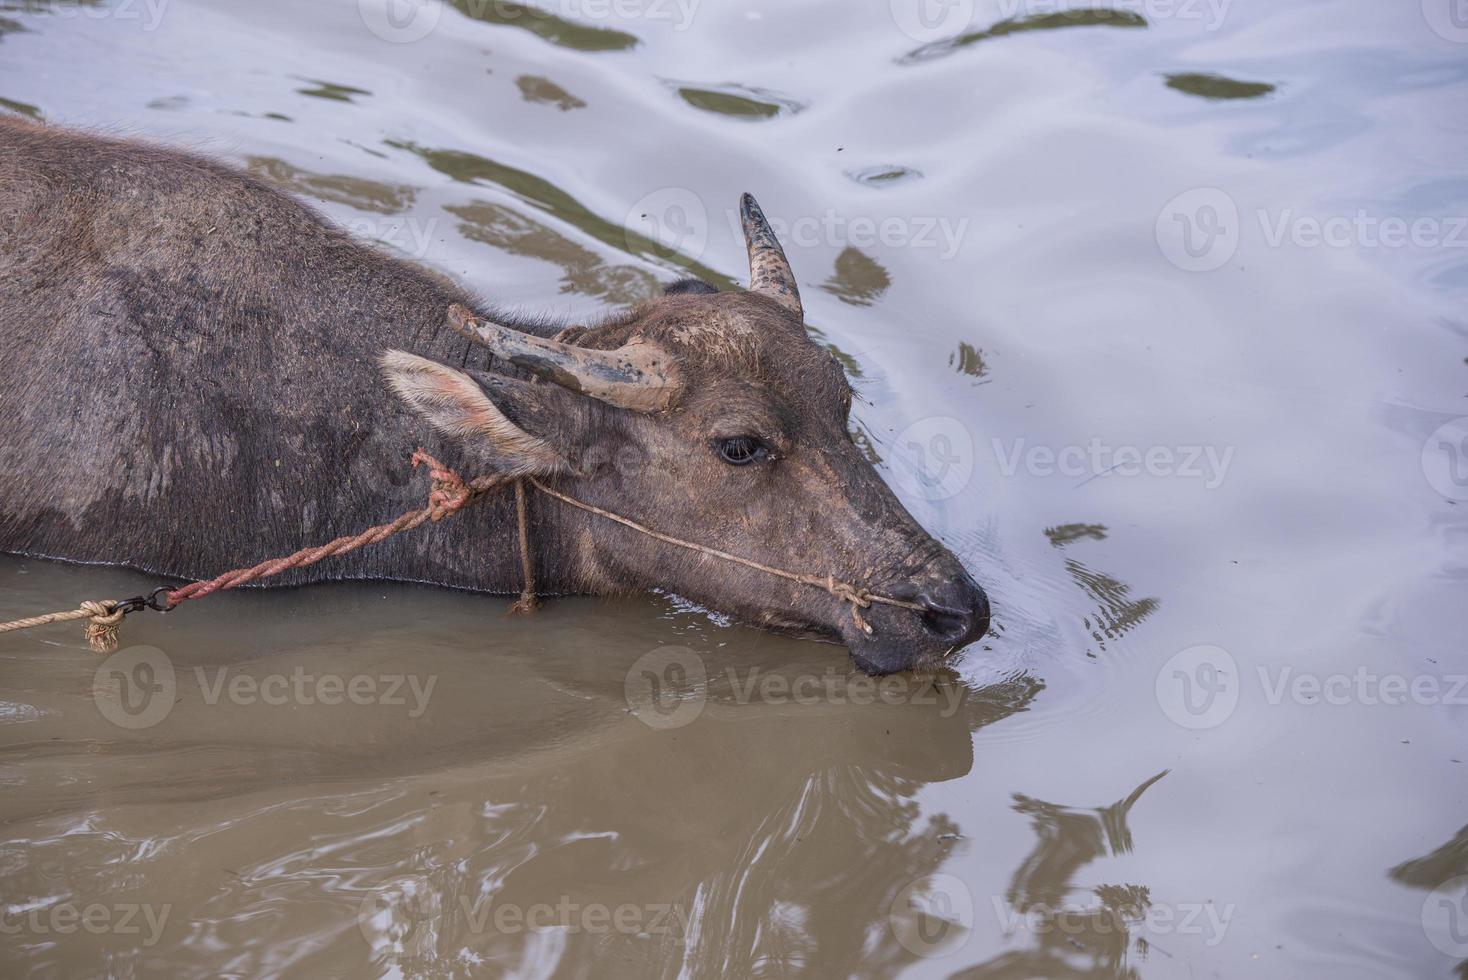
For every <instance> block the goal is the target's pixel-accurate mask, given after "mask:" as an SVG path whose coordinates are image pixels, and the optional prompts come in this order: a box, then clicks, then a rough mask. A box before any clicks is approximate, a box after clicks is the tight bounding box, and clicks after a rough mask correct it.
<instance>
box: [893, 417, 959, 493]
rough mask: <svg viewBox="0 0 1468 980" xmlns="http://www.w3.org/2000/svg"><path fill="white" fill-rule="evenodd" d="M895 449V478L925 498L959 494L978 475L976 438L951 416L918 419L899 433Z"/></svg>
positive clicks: (906, 489)
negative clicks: (975, 470)
mask: <svg viewBox="0 0 1468 980" xmlns="http://www.w3.org/2000/svg"><path fill="white" fill-rule="evenodd" d="M892 451H893V456H894V457H895V458H894V459H893V467H892V470H893V474H892V475H893V479H894V480H895V481H896V482H897V483H898V484H899V486H900V489H902V490H905V491H907V492H908V493H911V494H912V495H914V496H918V497H922V498H923V499H924V500H947V499H948V498H949V497H953V496H957V495H958V494H960V493H962V492H963V491H964V490H965V489H966V488H967V487H968V485H969V483H970V482H971V481H972V480H973V478H974V438H973V436H972V435H971V434H970V433H969V430H968V426H966V425H964V424H963V422H961V421H960V420H958V419H955V418H951V417H949V416H941V415H940V416H931V417H929V418H925V419H918V420H917V421H916V422H914V423H912V425H909V426H908V427H907V428H905V429H903V430H902V431H901V432H900V433H898V435H897V440H896V442H894V443H893V444H892Z"/></svg>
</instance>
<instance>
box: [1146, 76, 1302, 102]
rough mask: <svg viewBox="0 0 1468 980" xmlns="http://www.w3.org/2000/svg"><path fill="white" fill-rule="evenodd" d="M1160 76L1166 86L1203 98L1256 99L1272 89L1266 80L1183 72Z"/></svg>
mask: <svg viewBox="0 0 1468 980" xmlns="http://www.w3.org/2000/svg"><path fill="white" fill-rule="evenodd" d="M1162 77H1163V78H1165V79H1167V87H1168V88H1170V89H1176V90H1177V91H1179V92H1183V93H1186V94H1187V95H1196V96H1198V97H1200V98H1204V99H1214V100H1224V99H1258V98H1262V97H1264V96H1266V95H1268V94H1269V93H1270V92H1273V91H1274V86H1273V85H1271V84H1269V83H1268V82H1240V81H1237V80H1235V79H1232V78H1225V77H1224V76H1222V75H1214V74H1201V73H1193V72H1184V73H1180V74H1175V75H1164V76H1162Z"/></svg>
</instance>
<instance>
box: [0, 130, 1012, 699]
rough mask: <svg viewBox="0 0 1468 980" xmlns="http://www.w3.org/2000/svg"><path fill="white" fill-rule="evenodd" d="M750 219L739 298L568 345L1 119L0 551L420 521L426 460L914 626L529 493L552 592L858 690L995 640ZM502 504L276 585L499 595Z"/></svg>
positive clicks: (616, 320)
mask: <svg viewBox="0 0 1468 980" xmlns="http://www.w3.org/2000/svg"><path fill="white" fill-rule="evenodd" d="M743 216H744V223H745V233H746V237H747V240H748V248H749V258H750V271H751V276H750V288H749V289H748V290H745V291H735V292H718V291H716V290H714V289H712V288H711V287H709V286H707V285H705V284H703V283H698V282H684V283H680V284H676V285H675V286H674V287H673V288H670V289H669V290H668V291H667V294H666V295H664V296H661V297H659V298H657V299H654V300H652V301H650V302H648V303H645V304H644V305H642V306H639V307H638V308H636V309H633V310H629V311H626V312H618V313H612V314H609V315H607V316H606V317H605V319H602V320H601V321H599V322H596V323H592V324H590V325H586V326H572V327H568V326H567V325H566V324H562V323H554V322H550V321H547V320H543V319H527V318H525V317H523V316H512V315H509V314H506V313H504V312H497V311H494V310H492V309H489V308H487V307H486V306H485V304H483V303H481V302H479V301H478V300H477V299H476V298H475V297H473V296H471V295H469V294H468V293H466V292H465V291H464V290H463V289H462V288H460V287H459V286H457V285H455V284H453V283H451V282H449V281H447V280H446V279H444V278H442V277H440V276H438V275H436V274H434V273H432V272H429V271H425V270H424V269H421V268H417V267H415V266H414V265H412V264H409V263H407V262H405V261H401V260H398V259H396V258H393V257H391V256H388V255H386V254H383V253H382V252H381V251H379V250H377V249H376V248H374V247H371V246H368V245H365V244H362V243H359V242H357V241H354V240H353V239H352V238H351V237H350V236H348V235H347V234H345V233H344V232H343V231H342V230H340V229H337V228H334V227H332V226H331V225H330V224H328V223H327V222H326V221H325V220H324V219H323V218H322V217H321V216H320V215H319V214H317V213H316V212H315V211H313V210H312V209H311V208H310V207H308V206H306V205H305V204H303V203H301V202H300V201H297V200H295V199H293V198H290V197H288V196H286V195H284V194H282V193H281V192H279V191H277V190H275V189H273V188H271V187H269V186H267V185H266V184H264V183H262V182H261V181H260V180H258V179H256V178H254V177H252V176H250V175H247V174H245V173H242V172H240V171H238V170H235V169H233V168H231V167H228V166H225V165H222V164H220V163H216V162H213V161H210V160H208V159H204V158H202V157H199V156H194V155H190V154H186V153H182V152H177V151H175V150H172V149H168V148H163V147H158V146H153V145H149V144H147V143H145V142H141V141H137V140H131V139H111V138H101V137H98V136H95V135H91V134H86V133H81V132H76V131H70V130H66V129H62V128H57V127H53V126H47V125H42V124H36V123H30V122H27V121H20V120H5V121H0V341H3V343H4V356H3V358H0V418H3V424H4V430H3V435H0V551H5V552H11V553H17V554H26V555H33V556H44V557H51V558H61V559H67V560H71V561H78V562H100V563H109V564H120V565H125V566H128V567H132V568H136V569H141V570H144V571H148V572H154V573H158V574H161V575H167V576H176V577H180V578H199V577H207V576H210V575H214V574H217V573H219V572H220V571H223V570H225V569H228V568H233V567H236V566H240V565H244V564H250V563H253V562H255V561H259V560H261V559H263V558H269V557H274V556H277V555H282V554H288V553H290V552H292V551H294V550H296V549H297V548H299V547H302V546H303V545H306V544H316V543H320V542H323V541H325V540H328V539H330V538H332V537H334V536H337V535H339V534H347V533H353V532H355V531H358V530H361V529H362V528H365V527H367V526H369V525H372V524H376V523H380V522H382V521H383V520H385V519H387V518H390V517H391V516H394V515H396V514H397V513H400V512H401V511H403V510H406V509H409V508H411V507H414V506H419V505H421V500H422V494H423V481H422V477H421V476H418V477H415V476H413V475H412V474H411V472H410V471H409V469H408V466H407V459H408V456H409V454H410V453H411V452H412V450H413V448H414V447H415V446H416V445H418V444H420V443H422V444H424V445H425V446H427V447H428V448H430V450H431V451H433V452H435V453H436V454H439V455H440V458H442V459H444V460H445V461H446V462H447V463H448V464H449V465H451V466H455V467H457V468H459V469H460V470H461V471H464V472H467V473H489V472H501V473H512V474H519V475H527V474H528V475H534V476H537V477H538V478H540V479H543V480H546V481H549V482H551V483H553V484H554V485H555V486H556V487H558V488H559V489H560V490H561V491H562V492H564V493H566V494H569V495H570V496H572V497H575V498H577V499H579V500H582V501H585V502H588V503H590V504H593V505H595V506H598V507H602V508H605V509H607V510H610V511H614V512H617V513H620V514H625V515H627V516H628V517H630V518H632V519H634V520H637V521H640V522H642V523H643V524H646V525H649V526H651V527H653V528H655V529H657V530H659V531H661V532H664V533H666V534H670V535H675V536H677V537H680V538H684V539H690V540H693V541H697V542H702V543H705V544H707V545H710V546H713V547H717V548H720V549H723V550H725V551H728V552H731V553H733V554H736V555H740V556H744V557H747V558H750V559H753V560H756V561H759V562H763V563H765V564H769V565H773V566H777V567H781V568H786V569H793V570H796V571H800V572H809V573H817V574H820V575H833V576H835V577H836V578H838V579H842V580H846V581H849V582H853V583H856V584H858V585H861V586H865V587H867V588H870V589H872V590H874V591H878V592H882V593H885V594H887V595H889V596H893V597H897V598H906V599H908V600H909V601H912V602H916V603H919V604H921V605H922V606H923V607H924V608H925V609H926V612H923V613H917V612H914V611H912V610H910V609H906V608H895V607H891V606H882V605H877V606H874V607H873V608H871V609H869V610H866V613H865V615H866V619H867V621H868V623H869V627H870V633H868V632H867V631H866V630H864V629H862V628H860V625H859V624H858V623H857V621H856V620H855V619H854V617H853V616H852V615H851V607H850V606H849V605H847V604H846V603H844V602H842V601H840V600H839V599H838V598H837V597H836V596H833V595H831V594H829V593H827V592H826V591H823V590H821V589H817V588H811V587H809V586H807V585H802V584H799V583H794V582H789V581H785V580H782V579H780V578H776V577H773V576H770V575H767V574H764V573H761V572H759V571H756V570H752V569H748V568H744V567H741V566H738V565H733V564H730V563H728V562H726V561H722V560H719V559H716V558H712V557H709V556H706V555H702V554H698V553H694V552H690V551H686V550H683V549H678V548H673V547H670V546H668V545H666V544H664V543H661V542H659V541H657V540H654V539H653V538H650V537H647V536H645V535H642V534H639V533H638V532H636V531H633V530H630V529H627V528H625V527H621V526H619V525H616V524H612V523H609V522H606V521H604V520H602V519H600V518H597V517H595V516H592V515H589V514H587V513H584V512H581V511H579V510H576V509H573V508H571V507H568V506H566V505H565V504H563V503H560V502H558V501H556V500H554V499H551V498H548V497H546V496H543V495H541V494H539V493H532V494H531V495H530V496H531V500H530V520H531V523H532V525H533V527H534V535H533V540H534V543H535V551H534V554H533V556H532V557H533V561H534V564H535V568H536V573H537V578H538V582H539V585H540V588H541V590H542V591H543V592H546V593H552V594H568V593H591V594H617V593H624V594H625V593H632V592H638V591H642V590H647V589H652V588H665V589H668V590H671V591H674V592H677V593H679V594H681V595H684V596H687V597H689V598H691V599H693V600H695V601H697V602H699V603H702V604H704V605H706V606H708V607H710V608H712V609H715V610H719V611H722V612H725V613H728V614H730V615H732V616H734V617H736V618H738V619H740V620H743V621H746V622H749V623H754V624H759V625H762V626H766V627H770V628H774V629H780V630H784V631H788V632H794V633H797V634H801V635H809V636H814V637H819V638H823V639H827V640H834V641H838V642H841V643H844V644H845V645H846V646H847V648H848V649H849V650H850V651H851V654H852V656H853V657H854V658H855V661H856V663H857V665H858V666H859V667H861V668H862V669H864V670H866V671H869V672H873V673H885V672H890V671H896V670H902V669H906V668H908V667H911V666H914V665H916V664H919V663H923V662H929V661H932V660H935V659H936V658H938V657H941V656H944V655H946V654H948V653H949V652H951V651H953V650H955V649H957V648H959V647H961V646H963V645H964V644H967V643H969V642H972V641H973V640H975V639H977V638H978V637H980V636H982V635H983V634H984V632H985V631H986V629H987V628H988V622H989V610H988V602H987V600H986V598H985V596H984V593H983V591H982V590H981V589H980V588H979V587H978V585H976V584H975V582H974V581H973V579H972V578H971V577H970V576H969V574H968V573H967V572H966V571H965V570H964V568H963V566H962V565H961V564H960V563H959V561H958V560H957V559H956V558H955V557H954V556H953V555H952V554H951V553H950V552H949V551H947V550H946V549H945V548H943V547H942V546H941V545H940V544H939V543H938V542H937V541H935V540H934V539H933V538H932V537H931V536H929V535H928V534H927V533H926V532H925V531H924V530H923V529H922V528H921V527H920V526H919V525H918V524H917V523H916V522H915V521H914V520H913V518H912V517H911V516H910V515H909V514H908V513H907V511H906V510H905V509H903V507H902V505H901V504H900V503H899V502H898V500H897V498H896V497H895V496H894V495H893V494H892V492H891V490H890V489H888V487H887V486H886V485H885V484H884V483H883V482H882V479H881V478H880V476H878V474H877V472H876V471H875V470H874V469H873V467H872V465H871V464H870V463H869V462H868V461H867V459H866V458H864V457H863V455H862V454H861V452H859V451H858V449H857V447H856V446H855V445H854V444H853V442H852V440H851V438H850V435H849V432H848V426H847V415H848V413H849V411H850V409H851V399H852V391H851V388H850V386H849V385H848V384H847V381H846V378H845V376H844V374H843V373H842V369H841V367H840V365H839V364H838V363H837V362H836V361H835V360H834V359H833V358H832V356H831V355H830V353H829V352H828V351H826V350H825V349H824V348H823V347H821V346H820V345H818V344H816V343H814V342H812V340H811V339H810V337H809V336H808V335H807V333H806V330H805V327H804V325H803V319H802V309H801V301H800V294H799V291H798V290H797V288H796V282H795V278H794V276H793V275H792V273H791V270H790V266H789V264H788V263H787V261H786V258H785V255H784V253H783V251H782V250H781V248H780V245H779V243H778V242H777V241H776V240H775V236H774V234H773V233H772V232H771V230H770V228H769V225H768V223H767V222H766V221H765V219H764V216H763V215H762V214H761V212H760V210H759V207H758V205H757V204H755V203H754V201H753V199H751V198H749V197H748V196H746V197H745V199H744V202H743ZM456 306H461V307H464V308H465V309H466V310H471V311H473V314H474V315H473V318H472V319H467V317H466V316H465V315H464V314H462V313H461V320H467V322H461V323H460V326H470V327H472V332H474V333H476V334H477V341H478V342H471V341H469V340H466V338H465V337H464V336H463V335H462V334H461V333H460V332H459V331H457V330H456V329H454V328H453V324H451V323H450V322H449V320H450V317H449V311H450V309H451V308H452V307H456ZM547 382H549V383H547ZM405 404H406V406H407V409H406V410H405V408H404V405H405ZM436 440H437V441H436ZM514 513H515V512H514V504H513V497H512V495H510V494H503V495H501V496H500V497H498V498H496V499H493V500H489V501H487V502H485V503H483V504H481V505H479V506H476V507H473V508H470V509H468V510H466V511H465V512H463V513H462V514H461V515H460V516H459V517H458V518H456V519H455V520H453V521H446V522H443V523H441V524H435V525H432V526H429V527H426V528H425V529H423V530H420V531H418V532H415V533H414V534H411V535H403V536H400V537H397V538H393V539H391V540H389V541H388V542H386V543H384V544H382V545H379V546H376V547H373V548H369V549H364V550H362V551H358V552H355V553H353V554H351V555H348V556H346V557H343V558H341V559H338V560H333V561H331V562H327V563H323V564H321V565H317V566H314V567H311V568H309V569H304V570H299V571H297V572H294V573H292V574H290V575H287V576H283V577H281V578H279V579H275V580H272V581H273V583H275V584H296V585H299V584H304V583H307V582H314V581H325V580H341V579H380V580H393V581H410V582H428V583H436V584H440V585H446V586H451V587H455V588H462V589H472V590H479V591H485V592H494V593H514V592H516V591H518V590H519V587H520V580H521V576H520V570H519V561H518V557H517V552H516V546H515V535H514V529H515V522H514V520H515V518H514Z"/></svg>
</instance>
